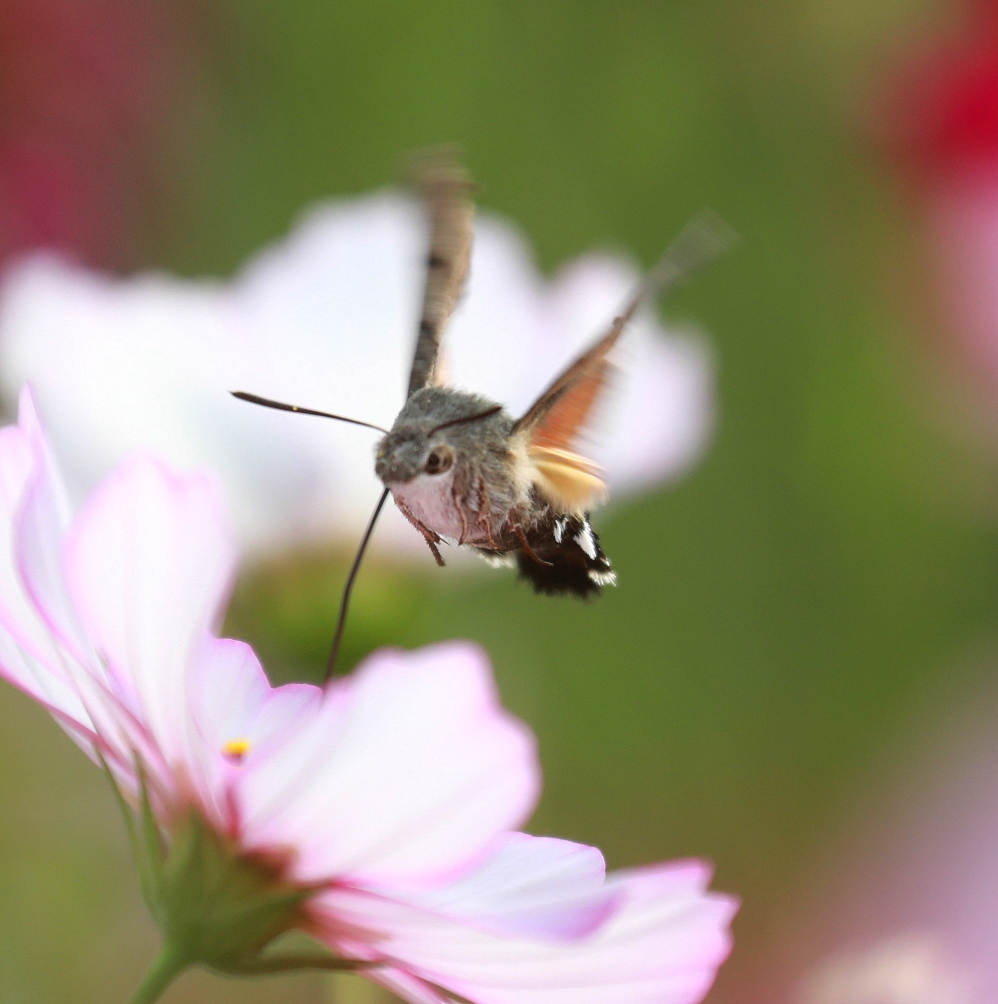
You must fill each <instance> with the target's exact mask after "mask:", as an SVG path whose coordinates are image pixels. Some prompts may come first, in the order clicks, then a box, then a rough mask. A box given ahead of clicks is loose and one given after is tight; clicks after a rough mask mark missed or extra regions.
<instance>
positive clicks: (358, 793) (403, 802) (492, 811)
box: [241, 643, 539, 887]
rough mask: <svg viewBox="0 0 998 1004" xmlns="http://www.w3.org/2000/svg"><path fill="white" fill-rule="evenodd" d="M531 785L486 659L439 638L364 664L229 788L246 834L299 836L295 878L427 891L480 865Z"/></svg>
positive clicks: (528, 803)
mask: <svg viewBox="0 0 998 1004" xmlns="http://www.w3.org/2000/svg"><path fill="white" fill-rule="evenodd" d="M538 787H539V773H538V768H537V763H536V756H535V750H534V741H533V737H532V735H531V734H530V733H529V731H528V730H527V729H526V728H525V727H524V726H523V725H522V724H521V723H520V722H518V721H517V720H515V719H513V718H512V717H511V716H509V715H507V714H506V713H505V712H504V711H503V710H502V708H501V707H500V705H499V703H498V700H497V697H496V694H495V690H494V686H493V683H492V676H491V672H490V669H489V665H488V661H487V659H486V657H485V655H484V654H483V653H482V652H481V651H480V650H479V649H478V648H476V647H475V646H472V645H469V644H464V643H450V644H445V645H437V646H434V647H431V648H427V649H423V650H421V651H419V652H414V653H402V652H392V651H385V652H381V653H378V654H376V655H375V656H373V657H371V658H370V659H368V660H367V661H366V662H365V663H364V664H363V665H362V666H361V668H360V669H358V670H357V671H356V673H355V674H354V675H353V676H352V677H350V678H349V679H347V680H344V681H342V682H340V683H337V684H336V685H335V686H333V687H332V688H330V690H329V692H328V694H327V697H326V699H325V703H324V706H323V708H322V710H321V711H320V713H319V714H318V715H317V716H316V717H315V719H314V720H312V721H311V722H309V723H307V724H306V725H305V726H304V727H303V728H302V729H301V731H300V732H299V733H298V735H297V737H296V740H295V742H294V743H289V744H287V746H286V747H285V748H283V749H281V750H275V751H274V752H273V755H272V756H270V757H269V758H267V759H266V761H264V762H261V763H259V764H257V765H256V766H254V767H252V769H249V770H248V771H247V773H246V776H245V778H244V781H243V784H242V786H241V792H242V795H243V798H244V808H245V816H246V821H245V826H246V838H247V840H248V841H249V842H250V843H251V845H253V846H260V847H265V846H271V845H277V846H284V845H287V844H289V843H294V844H296V845H298V846H299V848H300V857H299V861H298V864H297V875H298V877H299V878H301V879H305V880H322V879H330V878H333V877H336V878H340V879H343V880H344V881H351V882H358V883H363V884H366V885H369V886H372V887H383V886H395V885H402V886H411V887H420V886H423V887H425V886H429V885H433V884H436V883H437V882H439V881H441V880H442V879H443V878H445V877H450V876H453V875H455V874H456V873H457V872H459V871H461V870H463V869H466V868H469V867H471V866H472V865H473V864H475V863H476V862H477V861H478V860H480V859H481V858H482V857H483V856H484V855H485V853H486V852H487V850H488V848H489V845H490V844H491V842H492V841H493V840H494V839H495V838H496V837H497V836H498V835H499V834H500V833H502V832H504V831H505V830H508V829H510V828H512V827H514V826H516V825H517V824H518V823H521V822H522V821H523V820H524V818H525V817H526V815H527V814H528V813H529V812H530V810H531V809H532V807H533V805H534V802H535V800H536V798H537V793H538Z"/></svg>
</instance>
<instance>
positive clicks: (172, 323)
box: [0, 193, 713, 556]
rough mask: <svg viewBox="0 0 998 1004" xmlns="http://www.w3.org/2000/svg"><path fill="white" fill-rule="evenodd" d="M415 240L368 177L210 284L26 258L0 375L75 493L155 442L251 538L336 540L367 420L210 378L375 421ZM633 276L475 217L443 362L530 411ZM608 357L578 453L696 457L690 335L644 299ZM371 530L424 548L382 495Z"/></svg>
mask: <svg viewBox="0 0 998 1004" xmlns="http://www.w3.org/2000/svg"><path fill="white" fill-rule="evenodd" d="M424 240H425V235H424V227H423V223H422V217H421V213H420V210H419V207H418V206H417V205H416V204H414V203H413V202H411V201H410V200H408V199H406V198H403V197H402V196H399V195H395V194H391V193H383V194H376V195H373V196H368V197H365V198H356V199H349V200H343V201H340V202H333V203H329V204H326V205H324V206H320V207H318V208H316V209H314V210H312V211H311V212H310V213H309V214H307V215H306V216H305V217H304V218H303V219H302V221H301V222H300V223H299V225H298V226H297V228H296V229H295V230H294V231H293V232H292V233H291V234H290V236H289V237H287V238H286V239H285V240H284V241H282V242H280V243H279V244H277V245H275V246H274V247H272V248H269V249H267V250H265V251H263V252H262V253H261V254H259V255H257V256H256V257H255V258H253V259H252V260H251V261H250V262H249V263H248V264H247V265H246V266H245V268H243V270H242V271H241V272H240V273H239V275H238V276H236V278H235V279H233V280H232V281H231V282H226V283H219V282H214V281H188V280H181V279H176V278H172V277H168V276H165V275H157V274H147V275H143V276H139V277H137V278H133V279H126V280H116V279H111V278H109V277H106V276H103V275H99V274H96V273H93V272H89V271H86V270H84V269H81V268H76V267H74V266H72V265H70V264H67V263H66V262H64V261H62V260H59V259H57V258H54V257H51V256H37V257H34V258H29V259H28V260H26V261H24V262H22V263H20V264H19V265H15V266H14V267H12V268H11V269H10V270H9V271H8V273H7V275H6V280H5V283H4V285H3V289H2V296H0V381H2V388H3V390H4V393H6V394H7V395H8V396H9V395H12V394H14V393H16V391H17V388H18V387H19V386H20V385H21V383H22V382H24V381H30V382H31V383H32V385H33V386H34V387H35V390H36V393H37V394H38V398H39V401H40V403H41V405H42V406H43V407H44V409H45V413H46V415H48V416H49V420H50V422H51V427H52V434H53V437H54V440H55V442H56V444H57V445H58V446H59V447H60V450H61V452H63V453H64V454H65V455H66V456H67V457H69V458H71V460H72V463H73V466H72V467H71V468H70V469H69V472H68V473H69V479H70V486H71V488H72V490H73V494H74V495H82V494H83V493H84V492H85V491H86V490H89V489H90V488H91V487H92V486H93V485H94V484H96V483H97V481H98V480H99V479H100V478H101V477H103V476H104V475H105V474H106V473H107V472H108V471H109V470H111V469H112V468H113V467H114V466H115V465H116V464H117V463H118V462H119V461H120V460H121V458H122V457H123V456H124V455H126V454H127V453H128V452H129V451H130V450H133V449H136V448H152V449H155V450H157V451H158V452H160V453H162V454H164V455H165V456H167V457H168V458H169V459H170V460H171V461H172V462H174V463H176V464H179V465H181V466H189V465H195V464H207V465H209V466H211V467H212V468H213V469H214V470H217V471H219V472H220V474H221V476H222V478H223V481H224V483H225V485H226V489H227V493H228V496H229V497H230V498H231V499H233V501H234V505H235V511H236V519H237V525H238V528H239V531H240V536H241V539H242V540H243V541H245V542H247V543H249V544H250V545H252V546H255V547H258V548H264V549H276V548H279V547H281V546H283V545H286V544H288V543H292V542H294V541H296V540H302V539H311V540H343V541H347V542H349V543H350V544H353V542H354V541H355V540H356V538H357V535H358V533H359V531H360V529H361V528H362V527H363V525H364V524H365V523H366V521H367V518H368V516H369V515H370V512H371V508H372V506H373V503H374V501H375V500H376V499H377V496H378V492H379V490H380V485H379V484H378V483H377V481H376V479H375V477H374V474H373V453H372V449H373V444H374V436H373V434H372V433H371V432H369V431H366V430H363V429H358V428H356V427H350V426H343V425H340V424H338V423H332V422H327V421H322V420H320V419H314V418H307V419H306V418H301V417H294V416H289V415H287V414H278V413H275V412H268V411H264V410H262V409H259V408H254V407H252V406H250V405H247V404H245V403H243V402H239V401H235V400H233V399H231V398H230V397H229V396H228V394H227V391H229V390H249V391H252V392H254V393H257V394H261V395H264V396H267V397H272V398H277V399H279V400H285V401H290V402H292V403H294V404H300V405H305V406H309V407H313V408H318V409H321V410H326V411H333V412H336V413H337V414H341V415H349V416H353V417H356V418H361V419H364V420H366V421H370V422H375V423H378V424H381V425H391V423H392V420H393V419H394V417H395V414H396V413H397V411H398V409H399V408H400V407H401V403H402V392H403V388H404V387H405V380H406V370H407V368H408V366H409V363H410V361H411V354H412V342H413V331H414V330H415V319H416V316H417V312H418V303H419V297H420V289H421V283H422V280H423V276H422V268H421V262H422V261H423V259H424V257H425V256H424V254H423V251H422V245H423V242H424ZM637 281H638V270H637V269H636V268H635V267H634V265H633V264H632V263H630V262H628V261H626V260H623V259H620V258H617V257H612V256H605V255H604V256H596V255H592V256H587V257H584V258H581V259H578V260H577V261H575V262H573V263H571V264H570V265H569V266H567V267H566V268H565V269H564V270H563V271H562V272H561V273H560V274H559V275H558V277H556V278H555V279H554V280H553V281H550V282H549V281H546V280H545V279H544V278H543V277H542V276H541V275H540V274H539V273H538V271H537V269H536V267H535V266H534V264H533V262H532V261H531V257H530V253H529V251H528V249H527V246H526V244H525V242H524V240H523V238H522V237H521V236H520V235H519V234H518V233H517V232H516V231H515V230H514V229H512V228H511V227H510V226H509V225H508V224H506V223H504V222H502V221H500V220H498V219H497V218H495V217H493V216H490V215H488V214H484V215H483V216H482V217H481V218H480V219H479V222H478V229H477V237H476V246H475V251H474V258H473V261H472V267H471V279H470V285H469V289H468V293H467V296H466V297H465V299H464V301H463V302H462V303H461V304H460V305H459V307H458V310H457V313H456V315H455V317H454V320H453V322H452V324H451V327H450V330H449V331H448V334H447V337H446V339H445V366H446V369H447V372H448V374H449V378H450V381H451V382H452V383H454V384H455V385H457V386H460V387H465V388H468V389H473V390H476V391H480V392H481V393H484V394H486V395H489V396H491V397H493V398H494V399H495V400H497V401H500V402H503V403H505V404H508V405H509V406H510V407H511V408H512V410H513V411H514V412H516V411H518V410H526V408H527V406H528V405H529V404H530V402H531V401H532V400H533V398H534V397H535V396H536V395H537V394H538V393H540V391H541V390H542V389H543V388H544V387H545V386H546V385H547V384H548V383H549V382H550V380H551V379H552V378H553V376H554V375H555V374H556V373H557V372H558V370H559V369H560V368H561V367H562V366H563V365H565V364H566V363H567V362H568V360H569V359H571V358H572V356H573V355H574V354H575V353H576V352H577V351H578V350H579V349H580V348H581V346H582V345H583V344H584V343H586V342H587V341H588V340H589V339H591V338H593V337H595V336H596V335H597V334H598V333H599V332H600V331H601V330H602V329H604V328H605V327H606V326H607V325H608V324H609V322H610V321H611V319H612V318H613V316H614V315H615V313H616V312H617V311H618V310H619V308H620V306H621V304H622V303H623V302H624V300H625V298H626V297H627V296H628V295H629V294H630V293H631V292H632V291H633V288H634V287H635V285H636V283H637ZM617 361H618V362H619V363H620V367H619V373H618V375H617V376H618V379H617V382H616V385H615V387H614V388H613V389H612V391H611V393H609V394H608V395H607V400H606V401H605V402H603V405H602V406H601V407H600V411H599V415H598V417H597V419H596V421H595V422H594V423H593V427H594V433H595V434H594V436H593V440H594V442H593V446H592V450H591V454H592V455H593V456H594V458H595V459H596V460H597V461H598V462H599V463H600V464H602V465H603V467H604V468H605V469H606V472H607V478H608V481H609V484H610V487H611V492H612V493H613V495H614V496H616V497H620V496H621V495H623V494H625V493H627V492H633V491H638V490H641V489H646V488H648V487H650V486H653V485H655V484H658V483H660V482H662V481H664V480H667V479H669V478H670V477H675V476H677V475H678V474H679V473H680V472H682V471H684V470H685V469H686V468H687V467H689V466H690V465H691V464H692V463H694V461H695V460H696V459H697V457H698V456H699V455H700V453H701V451H702V450H703V448H704V445H705V443H706V440H707V437H708V435H709V432H710V429H711V425H712V418H713V397H712V380H713V378H712V366H711V361H710V354H709V352H708V350H707V348H706V346H705V342H704V340H703V339H702V338H700V337H698V336H696V335H695V334H692V333H686V334H679V333H670V334H667V333H666V332H665V331H663V330H662V328H661V327H660V326H659V324H658V323H657V321H656V320H655V317H654V315H653V313H652V311H651V309H648V310H646V311H644V312H643V313H642V314H641V315H640V316H639V317H638V318H636V319H635V321H634V323H633V324H632V330H630V331H629V332H628V334H627V337H626V338H625V339H624V340H623V341H622V343H621V346H620V352H619V355H618V357H617ZM389 509H390V510H391V507H389ZM374 543H375V546H378V545H379V543H380V544H381V545H382V546H390V547H391V548H392V550H393V551H395V552H397V551H398V550H399V549H400V548H401V549H403V550H408V551H409V552H410V553H413V554H418V555H420V556H425V552H426V548H425V546H424V544H423V541H422V539H421V538H420V537H419V535H418V534H415V533H413V532H412V528H411V527H410V526H409V525H408V524H407V523H406V522H405V520H404V519H402V517H401V516H400V515H399V514H398V513H395V512H394V511H389V513H387V514H386V518H385V520H384V522H383V524H382V526H381V527H380V528H379V531H378V533H377V534H376V535H375V541H374Z"/></svg>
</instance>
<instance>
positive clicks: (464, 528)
mask: <svg viewBox="0 0 998 1004" xmlns="http://www.w3.org/2000/svg"><path fill="white" fill-rule="evenodd" d="M456 480H457V479H456V478H455V482H456ZM450 497H451V501H452V502H453V503H454V508H455V509H456V510H457V514H458V516H460V517H461V536H460V537H458V539H457V542H458V545H461V544H463V543H464V542H465V541H466V540H467V539H468V517H467V516H466V515H465V512H464V509H465V504H466V496H464V497H462V498H458V497H457V484H456V483H452V484H451V489H450Z"/></svg>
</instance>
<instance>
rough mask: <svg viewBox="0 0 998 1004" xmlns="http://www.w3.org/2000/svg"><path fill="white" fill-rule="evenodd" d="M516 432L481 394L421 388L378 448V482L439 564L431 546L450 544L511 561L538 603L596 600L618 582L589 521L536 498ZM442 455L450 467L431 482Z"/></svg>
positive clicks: (506, 417) (506, 415) (511, 421)
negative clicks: (562, 597)
mask: <svg viewBox="0 0 998 1004" xmlns="http://www.w3.org/2000/svg"><path fill="white" fill-rule="evenodd" d="M492 409H495V410H494V411H492V413H491V414H483V413H486V412H489V411H490V410H492ZM477 416H481V417H477ZM463 419H469V421H462V420H463ZM447 423H455V424H452V425H448V424H447ZM515 425H516V422H515V420H514V419H513V417H512V416H511V415H510V414H509V413H508V412H507V411H505V409H501V408H500V407H499V405H497V404H495V403H494V402H493V401H490V400H489V399H488V398H486V397H482V396H481V395H480V394H469V393H466V392H464V391H458V390H452V389H450V388H445V387H424V388H423V389H422V390H418V391H416V392H415V393H414V394H412V395H411V396H410V398H409V400H408V401H407V402H406V404H405V407H404V408H403V409H402V411H401V412H399V415H398V418H396V419H395V424H394V425H393V426H392V428H391V430H390V431H389V432H388V434H387V435H386V436H385V437H384V438H383V439H382V440H381V442H380V443H378V446H377V454H376V460H375V466H374V469H375V473H376V474H377V475H378V477H379V478H380V479H381V480H382V482H383V483H384V485H385V487H386V488H388V489H389V490H390V491H391V493H392V496H393V498H394V499H395V503H396V505H397V506H398V507H399V509H401V511H402V513H403V514H404V515H405V516H406V518H407V519H409V521H410V522H411V523H412V524H413V525H414V526H415V527H416V528H417V529H418V530H419V531H420V533H422V534H423V536H424V538H425V539H426V542H427V543H428V544H429V546H430V550H431V551H432V552H433V554H434V556H435V557H436V558H437V561H438V562H440V563H441V564H442V563H443V559H442V558H441V557H440V555H439V552H438V551H437V548H436V545H437V544H438V543H440V541H441V539H442V538H444V537H448V538H450V539H452V540H456V541H457V542H458V543H459V544H468V545H470V546H472V547H473V548H474V549H475V550H476V551H478V553H479V554H481V555H482V557H484V558H485V559H486V560H489V561H492V562H497V561H498V562H505V561H510V560H511V561H512V562H513V563H515V564H516V565H517V567H518V568H519V571H520V575H521V576H522V577H523V578H525V579H527V580H528V581H529V582H530V583H531V584H532V585H533V587H534V589H535V590H536V591H537V592H539V593H548V594H561V593H573V594H574V595H576V596H579V597H582V598H588V597H590V596H594V595H598V594H599V591H600V588H601V587H602V586H604V585H608V584H610V583H612V582H614V581H615V579H614V574H613V569H612V567H611V565H610V562H609V560H608V559H607V557H606V555H605V554H604V553H603V550H602V548H601V547H600V546H599V537H597V536H596V533H595V531H594V530H593V528H592V524H591V523H590V522H589V517H588V515H585V514H582V515H580V514H578V513H568V512H561V511H560V510H558V509H557V508H556V507H555V506H553V505H552V504H551V503H550V502H549V501H548V500H547V499H545V498H544V497H543V496H542V495H541V493H540V492H539V491H538V490H537V488H536V487H535V486H534V484H533V481H532V478H531V474H530V464H529V461H528V460H527V453H526V449H525V444H524V443H523V441H522V439H521V436H520V435H519V434H518V433H517V432H516V431H515ZM441 426H444V427H443V428H441ZM445 451H446V455H447V456H448V458H449V459H450V460H451V462H450V463H449V465H448V466H447V468H446V469H445V470H442V471H439V472H437V473H432V472H431V467H432V464H431V463H430V462H431V461H432V458H433V457H434V456H436V457H437V458H439V457H440V456H442V455H444V453H445Z"/></svg>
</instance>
